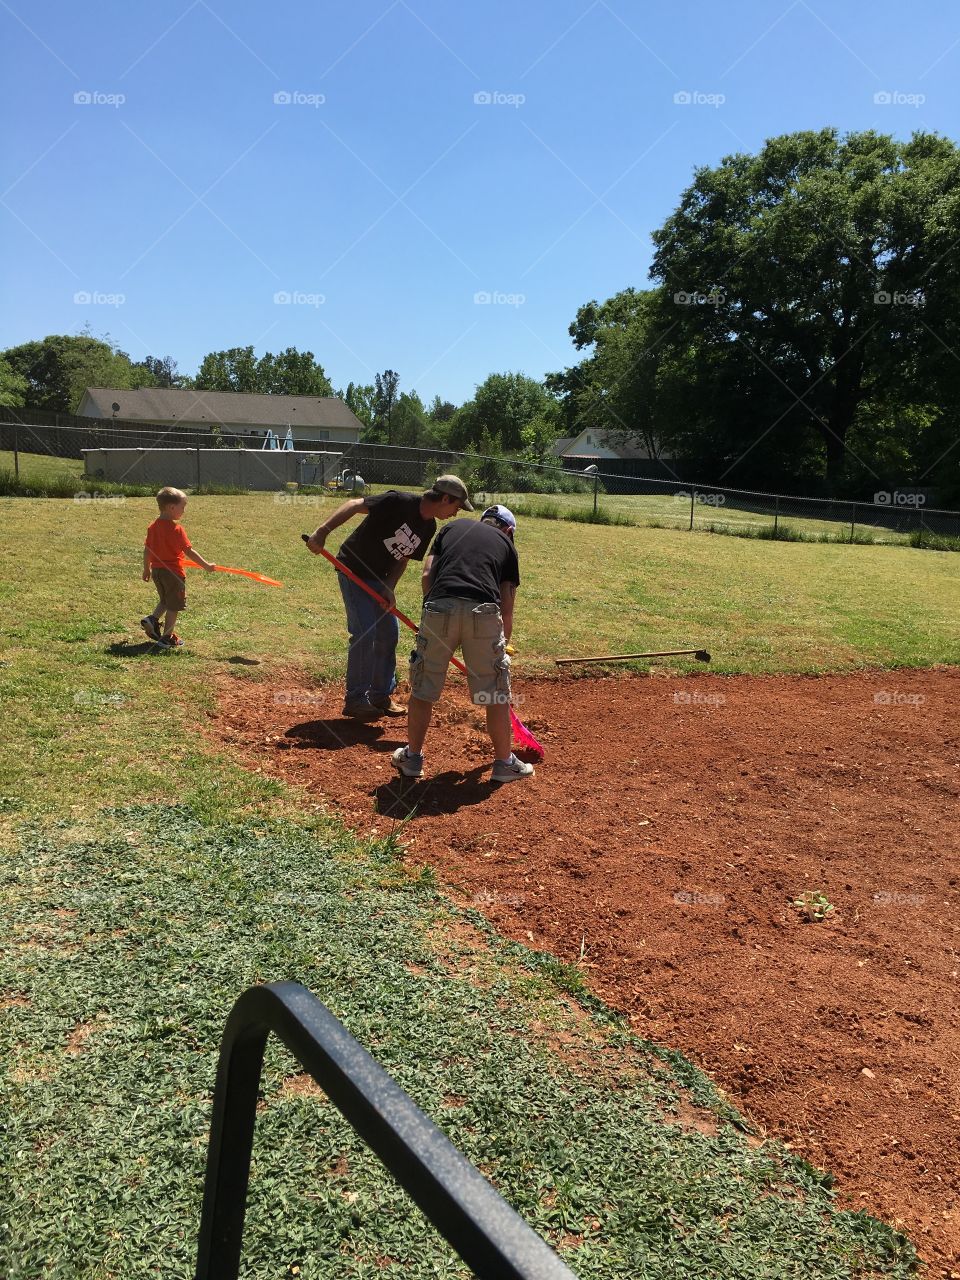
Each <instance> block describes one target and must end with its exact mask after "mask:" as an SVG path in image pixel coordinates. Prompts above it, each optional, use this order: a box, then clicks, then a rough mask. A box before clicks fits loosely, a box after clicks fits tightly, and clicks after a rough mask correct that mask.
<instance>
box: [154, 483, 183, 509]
mask: <svg viewBox="0 0 960 1280" xmlns="http://www.w3.org/2000/svg"><path fill="white" fill-rule="evenodd" d="M186 500H187V495H186V494H185V493H184V492H183V490H182V489H174V487H173V485H170V484H165V485H164V486H163V488H162V489H161V490H159V492H158V493H157V506H158V507H159V508H160V510H161V511H162V510H163V509H164V507H172V506H174V505H175V504H176V503H177V502H186Z"/></svg>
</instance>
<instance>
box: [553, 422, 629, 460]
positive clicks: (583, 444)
mask: <svg viewBox="0 0 960 1280" xmlns="http://www.w3.org/2000/svg"><path fill="white" fill-rule="evenodd" d="M554 452H555V454H556V456H557V457H558V458H565V459H568V460H572V459H577V460H578V461H579V460H581V459H582V460H583V461H585V462H586V461H590V462H592V461H595V460H597V459H601V458H617V459H622V460H630V461H633V460H645V459H650V460H651V461H653V460H654V455H653V454H651V453H650V451H649V450H648V449H647V448H646V447H645V446H644V445H633V444H623V443H621V442H620V441H619V440H617V441H616V442H615V443H611V441H610V433H609V432H607V431H605V430H604V429H603V428H602V427H585V428H584V429H583V431H581V432H580V434H579V435H578V436H573V437H568V438H567V439H564V440H557V441H556V443H555V444H554Z"/></svg>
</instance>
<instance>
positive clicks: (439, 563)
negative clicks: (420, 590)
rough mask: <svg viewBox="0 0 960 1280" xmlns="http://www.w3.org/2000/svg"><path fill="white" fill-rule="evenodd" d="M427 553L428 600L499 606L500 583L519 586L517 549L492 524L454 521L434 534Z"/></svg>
mask: <svg viewBox="0 0 960 1280" xmlns="http://www.w3.org/2000/svg"><path fill="white" fill-rule="evenodd" d="M430 554H431V555H432V556H433V577H432V579H431V583H430V594H429V595H428V596H427V600H441V599H447V598H450V597H454V598H458V599H461V600H477V601H479V602H480V603H481V604H485V603H490V604H496V605H499V604H500V584H501V583H502V582H512V583H513V585H514V586H515V587H519V585H520V562H519V560H518V559H517V551H516V548H515V547H514V545H513V543H512V542H511V541H510V540H509V538H505V537H504V536H503V534H502V533H501V532H500V531H499V529H497V528H496V527H495V526H494V525H492V524H484V523H480V524H478V523H477V522H476V521H475V520H454V521H453V523H452V524H448V525H445V526H444V528H442V529H441V530H440V532H439V533H438V534H437V538H436V541H435V542H434V544H433V547H432V549H431V552H430Z"/></svg>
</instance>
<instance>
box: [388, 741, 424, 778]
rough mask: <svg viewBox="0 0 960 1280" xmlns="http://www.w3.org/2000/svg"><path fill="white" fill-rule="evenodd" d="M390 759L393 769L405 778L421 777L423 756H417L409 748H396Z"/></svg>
mask: <svg viewBox="0 0 960 1280" xmlns="http://www.w3.org/2000/svg"><path fill="white" fill-rule="evenodd" d="M390 759H391V760H392V761H393V767H394V768H395V769H398V770H399V771H400V773H402V774H403V776H404V777H405V778H422V777H423V756H422V755H421V756H418V755H417V754H416V753H415V752H413V751H411V750H410V748H409V747H397V749H396V751H394V752H393V753H392V754H391V756H390Z"/></svg>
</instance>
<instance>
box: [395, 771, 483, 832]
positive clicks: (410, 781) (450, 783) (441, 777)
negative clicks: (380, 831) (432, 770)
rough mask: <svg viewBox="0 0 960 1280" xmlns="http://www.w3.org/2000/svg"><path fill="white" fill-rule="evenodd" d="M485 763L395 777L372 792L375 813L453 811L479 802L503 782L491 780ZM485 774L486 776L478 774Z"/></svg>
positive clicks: (411, 814)
mask: <svg viewBox="0 0 960 1280" xmlns="http://www.w3.org/2000/svg"><path fill="white" fill-rule="evenodd" d="M489 768H490V766H489V765H488V764H484V765H479V766H478V767H477V768H476V769H469V770H467V771H465V772H461V771H460V770H459V769H448V770H447V771H446V772H445V773H437V774H434V775H433V777H431V778H420V779H414V778H396V779H394V780H393V781H392V782H384V783H382V784H381V785H380V786H379V787H376V788H375V789H374V791H373V792H372V795H373V804H374V808H375V809H376V811H377V813H379V814H381V815H382V816H383V817H385V818H412V819H416V818H423V817H428V816H433V815H434V814H438V813H456V812H457V811H458V810H459V809H464V808H466V807H467V806H469V805H472V804H482V803H483V802H484V800H489V798H490V796H492V795H493V793H494V792H495V791H498V790H499V788H500V787H501V786H502V785H503V784H502V783H496V782H491V781H490V777H489V774H488V770H489ZM483 774H487V777H486V778H483V779H482V780H481V778H482V775H483Z"/></svg>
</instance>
